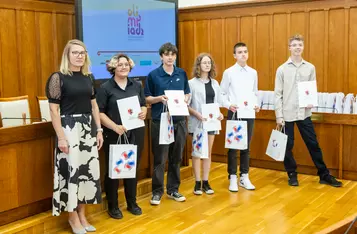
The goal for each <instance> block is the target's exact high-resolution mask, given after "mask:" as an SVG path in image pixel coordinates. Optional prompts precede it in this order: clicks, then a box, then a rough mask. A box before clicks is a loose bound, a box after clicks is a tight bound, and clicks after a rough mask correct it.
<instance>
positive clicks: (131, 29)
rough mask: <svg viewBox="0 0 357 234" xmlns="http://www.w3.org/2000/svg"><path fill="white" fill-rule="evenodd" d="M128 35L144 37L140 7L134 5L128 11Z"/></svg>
mask: <svg viewBox="0 0 357 234" xmlns="http://www.w3.org/2000/svg"><path fill="white" fill-rule="evenodd" d="M128 35H129V36H144V29H143V28H142V26H141V15H140V14H139V7H138V6H137V5H135V4H133V7H132V8H131V9H128Z"/></svg>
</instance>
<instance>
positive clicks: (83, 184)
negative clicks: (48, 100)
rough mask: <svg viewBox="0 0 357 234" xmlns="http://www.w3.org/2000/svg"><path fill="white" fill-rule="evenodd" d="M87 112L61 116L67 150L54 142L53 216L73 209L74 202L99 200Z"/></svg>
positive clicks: (93, 141) (96, 159) (93, 137)
mask: <svg viewBox="0 0 357 234" xmlns="http://www.w3.org/2000/svg"><path fill="white" fill-rule="evenodd" d="M91 120H92V117H91V115H90V114H79V115H66V116H61V122H62V128H63V131H64V133H65V135H66V138H67V141H68V144H69V153H68V154H65V153H63V152H61V151H60V150H59V149H58V147H57V144H56V149H55V161H54V190H53V199H52V201H53V202H52V204H53V207H52V208H53V209H52V214H53V215H54V216H58V215H60V213H61V212H62V211H68V212H73V211H76V209H77V207H78V204H98V203H100V202H101V200H102V197H101V188H100V172H99V157H98V149H97V141H96V134H95V131H93V130H92V127H91Z"/></svg>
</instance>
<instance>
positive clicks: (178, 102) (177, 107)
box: [165, 90, 189, 116]
mask: <svg viewBox="0 0 357 234" xmlns="http://www.w3.org/2000/svg"><path fill="white" fill-rule="evenodd" d="M165 95H166V96H167V98H168V100H167V105H168V107H169V113H170V115H171V116H188V115H189V113H188V108H187V103H186V102H185V94H184V92H183V90H165Z"/></svg>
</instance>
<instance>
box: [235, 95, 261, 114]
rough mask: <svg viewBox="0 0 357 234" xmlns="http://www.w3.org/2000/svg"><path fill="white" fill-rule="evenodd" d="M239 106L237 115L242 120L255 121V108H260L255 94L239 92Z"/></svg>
mask: <svg viewBox="0 0 357 234" xmlns="http://www.w3.org/2000/svg"><path fill="white" fill-rule="evenodd" d="M236 97H237V99H236V100H237V103H236V105H237V106H238V109H237V115H238V118H242V119H245V118H246V119H255V110H254V108H255V107H256V106H258V102H257V96H256V95H255V93H254V92H239V93H238V94H236Z"/></svg>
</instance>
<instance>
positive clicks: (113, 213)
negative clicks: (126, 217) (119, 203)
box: [108, 207, 123, 219]
mask: <svg viewBox="0 0 357 234" xmlns="http://www.w3.org/2000/svg"><path fill="white" fill-rule="evenodd" d="M108 214H109V215H110V217H112V218H113V219H122V218H123V213H121V211H120V209H119V208H118V207H114V208H112V207H111V208H108Z"/></svg>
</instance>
